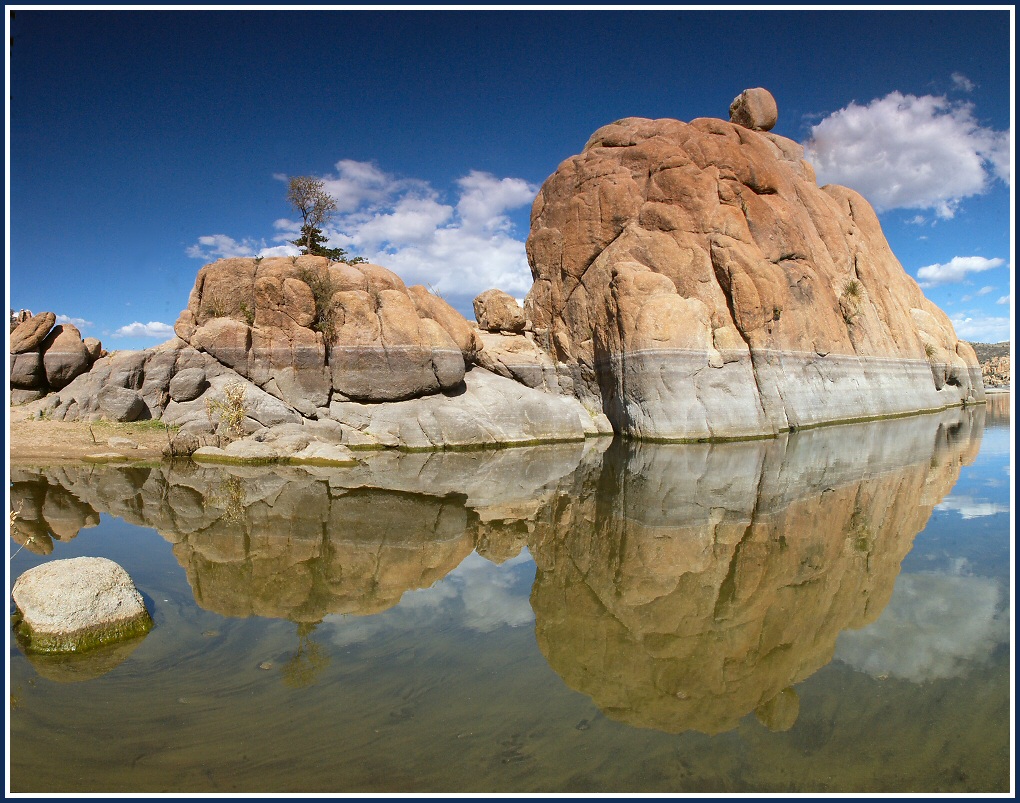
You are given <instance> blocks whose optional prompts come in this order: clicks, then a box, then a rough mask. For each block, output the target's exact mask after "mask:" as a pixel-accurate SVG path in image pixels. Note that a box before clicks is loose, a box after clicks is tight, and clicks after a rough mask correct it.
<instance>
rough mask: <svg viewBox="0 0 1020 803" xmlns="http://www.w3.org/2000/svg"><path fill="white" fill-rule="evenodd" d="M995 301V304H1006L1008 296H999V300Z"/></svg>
mask: <svg viewBox="0 0 1020 803" xmlns="http://www.w3.org/2000/svg"><path fill="white" fill-rule="evenodd" d="M995 303H996V304H1008V303H1009V296H1000V297H999V300H998V301H996V302H995Z"/></svg>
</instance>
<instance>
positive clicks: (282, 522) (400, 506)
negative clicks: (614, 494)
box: [12, 441, 606, 623]
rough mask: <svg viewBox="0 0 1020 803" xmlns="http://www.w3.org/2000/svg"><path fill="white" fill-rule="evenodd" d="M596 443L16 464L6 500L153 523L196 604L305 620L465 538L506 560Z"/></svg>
mask: <svg viewBox="0 0 1020 803" xmlns="http://www.w3.org/2000/svg"><path fill="white" fill-rule="evenodd" d="M605 445H606V442H605V441H602V442H601V447H602V448H604V446H605ZM599 449H600V443H599V442H593V443H590V444H587V445H586V444H583V443H570V444H557V445H549V446H540V447H534V448H529V449H514V450H503V451H492V452H463V453H410V454H394V453H389V452H384V453H379V454H372V455H369V456H366V458H365V462H364V464H363V465H360V466H358V467H356V468H351V469H343V470H339V471H338V470H334V469H316V468H307V469H301V468H283V467H276V468H268V467H258V468H256V467H241V466H235V467H230V468H218V467H202V466H196V465H195V464H191V463H185V464H166V465H164V466H162V467H159V468H115V467H110V466H93V465H90V466H67V467H62V468H59V469H50V470H47V471H45V472H33V471H31V470H27V469H22V470H19V471H20V473H19V474H18V475H17V477H16V479H17V480H18V481H17V483H16V488H17V493H16V494H15V493H14V492H13V491H12V504H21V505H22V507H23V508H24V509H25V510H26V511H48V510H51V509H52V510H54V511H56V510H65V509H80V510H84V511H88V512H89V514H90V515H91V516H92V517H93V518H94V521H93V523H95V522H97V521H98V514H96V513H95V511H96V510H102V511H106V512H110V513H112V514H113V515H116V516H119V517H121V518H123V519H125V520H126V521H129V522H131V523H134V524H139V525H142V526H146V527H153V528H155V529H156V530H158V531H159V532H160V533H161V534H162V535H163V537H164V538H166V539H167V540H169V541H171V542H172V543H173V544H174V554H175V556H176V557H177V559H178V561H179V562H180V563H181V565H182V566H183V567H184V569H185V571H186V572H187V576H188V581H189V583H190V584H191V587H192V590H193V592H194V594H195V599H196V601H197V602H198V603H199V605H201V606H202V607H204V608H207V609H209V610H212V611H215V612H217V613H220V614H223V615H226V616H268V617H281V618H287V619H291V620H294V621H297V622H304V623H314V622H317V621H319V620H321V619H322V617H323V616H325V615H327V614H333V613H352V614H370V613H377V612H379V611H383V610H386V609H387V608H390V607H392V606H393V605H395V604H396V603H397V602H398V601H399V600H400V598H401V596H402V595H403V593H404V592H405V591H408V590H410V589H416V588H426V587H428V586H430V585H432V584H433V583H435V582H436V581H437V580H439V579H441V578H443V577H444V576H446V575H447V574H448V573H449V572H450V571H452V570H453V569H454V568H456V567H457V566H458V565H459V564H460V562H461V561H462V560H463V559H464V558H465V557H466V556H467V555H468V554H470V553H471V551H472V549H474V548H475V546H476V543H478V544H479V545H480V546H481V548H482V550H483V552H484V553H485V554H488V555H491V556H492V557H493V559H506V558H508V557H512V556H513V555H516V554H517V553H519V552H520V550H521V547H522V546H523V545H524V544H525V543H526V538H527V534H528V532H529V525H528V521H530V520H531V519H533V518H535V517H537V516H539V513H540V511H541V510H542V509H543V508H544V507H545V506H547V504H548V499H549V498H550V495H551V493H552V491H551V490H550V489H555V488H556V486H557V483H558V482H559V481H560V478H561V477H563V476H569V475H570V474H571V472H573V471H574V470H575V469H576V467H577V466H578V463H579V462H580V461H581V460H582V459H583V458H584V456H585V455H589V456H590V458H591V459H595V460H597V458H598V455H599ZM50 500H61V505H59V506H58V505H56V504H55V503H50ZM72 502H73V504H72ZM75 505H77V506H78V507H77V508H76V507H75ZM65 518H67V516H65ZM37 521H42V516H41V513H40V512H33V513H32V514H31V517H30V518H27V519H26V527H29V526H35V527H36V529H39V528H49V530H48V531H53V532H57V531H58V530H59V531H60V532H64V530H63V529H61V528H60V526H59V525H58V524H57V523H55V522H58V521H60V520H59V519H58V518H57V517H56V513H53V514H51V517H50V519H49V520H46V522H45V523H43V524H38V525H36V524H34V522H37ZM65 529H66V528H65ZM34 531H35V530H32V532H34ZM25 532H29V530H27V529H26V530H25ZM480 535H482V537H481V538H480V537H479V536H480ZM51 549H52V545H51Z"/></svg>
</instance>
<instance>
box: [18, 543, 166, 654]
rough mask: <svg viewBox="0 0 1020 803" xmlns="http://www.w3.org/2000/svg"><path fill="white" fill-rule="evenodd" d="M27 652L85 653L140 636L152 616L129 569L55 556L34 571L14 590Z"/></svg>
mask: <svg viewBox="0 0 1020 803" xmlns="http://www.w3.org/2000/svg"><path fill="white" fill-rule="evenodd" d="M11 596H12V597H13V598H14V604H15V605H16V606H17V608H18V612H17V624H16V625H15V633H16V635H17V637H18V640H19V642H20V643H21V645H22V647H23V648H24V650H25V651H26V652H37V653H62V652H83V651H86V650H90V649H93V648H95V647H99V646H101V645H103V644H108V643H110V642H114V641H121V640H123V639H128V638H132V637H135V636H141V635H144V634H145V633H148V632H149V630H151V629H152V618H151V617H150V616H149V612H148V611H147V610H146V609H145V603H144V602H143V601H142V596H141V594H139V593H138V590H137V589H136V588H135V585H134V583H133V582H132V581H131V578H130V577H129V576H128V573H127V572H126V571H124V569H123V568H122V567H121V566H120V565H118V564H117V563H114V562H113V561H112V560H108V559H107V558H70V559H67V560H54V561H50V562H49V563H44V564H42V565H41V566H36V567H35V568H33V569H29V570H28V571H26V572H25V573H24V574H22V575H21V577H19V578H18V580H17V582H15V584H14V589H13V591H12V592H11Z"/></svg>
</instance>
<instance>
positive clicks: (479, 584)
mask: <svg viewBox="0 0 1020 803" xmlns="http://www.w3.org/2000/svg"><path fill="white" fill-rule="evenodd" d="M534 579H535V564H534V561H533V560H532V559H531V555H530V554H529V553H528V550H527V549H523V550H522V551H521V553H520V554H519V555H517V556H516V557H513V558H510V559H509V560H507V561H504V562H503V563H502V564H499V565H497V564H495V563H493V562H491V561H489V560H487V559H486V558H483V557H482V556H481V555H479V554H478V553H477V552H472V553H471V554H470V555H468V556H467V557H466V558H465V559H464V560H463V561H462V562H461V564H460V565H459V566H458V567H457V568H456V569H454V570H453V571H452V572H450V573H449V574H448V575H447V576H446V577H444V578H443V579H442V580H440V581H438V582H436V583H435V584H433V585H432V586H431V587H429V588H424V589H418V590H413V591H408V592H406V593H405V594H404V596H403V597H402V598H401V600H400V604H399V605H398V606H396V607H395V608H393V609H391V610H389V611H386V612H384V613H382V614H379V615H377V616H374V617H361V616H342V615H333V616H327V617H325V619H324V620H323V628H322V630H323V631H324V630H325V627H327V626H328V627H330V628H331V635H330V640H331V641H333V643H335V644H338V645H343V644H353V643H358V642H362V641H366V640H368V639H369V638H371V637H372V636H373V635H375V634H377V633H380V632H382V631H389V630H394V631H409V630H415V629H418V628H421V627H423V626H425V625H427V624H433V623H436V622H442V623H444V625H445V626H452V627H461V628H464V629H467V630H473V631H478V632H482V633H488V632H491V631H493V630H496V629H497V628H500V627H521V626H523V625H531V624H532V623H533V622H534V621H535V614H534V612H533V611H532V609H531V603H530V601H529V595H530V592H531V584H532V582H533V581H534Z"/></svg>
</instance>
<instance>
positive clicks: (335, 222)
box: [188, 159, 538, 297]
mask: <svg viewBox="0 0 1020 803" xmlns="http://www.w3.org/2000/svg"><path fill="white" fill-rule="evenodd" d="M335 167H336V172H335V173H333V174H329V175H324V176H319V177H318V178H320V179H321V180H322V182H323V186H324V187H325V189H326V191H327V192H329V193H330V195H332V196H333V197H334V198H335V199H336V201H337V214H336V216H335V217H334V218H333V219H332V220H331V221H329V222H328V223H327V224H326V225H325V226H323V233H324V234H325V235H326V236H327V238H328V239H327V245H328V246H330V247H334V248H336V247H340V248H344V249H346V250H347V251H348V253H350V254H352V255H356V256H362V257H364V258H366V259H367V260H369V261H370V262H374V263H376V264H379V265H383V266H385V267H387V268H389V269H390V270H393V271H394V272H396V273H397V274H398V275H399V276H400V277H401V278H402V279H403V280H404V281H405V282H407V284H409V285H410V284H426V285H431V286H432V287H433V288H434V289H435V290H436V291H437V292H439V293H446V294H450V295H460V296H474V295H477V294H478V293H480V292H482V291H483V290H488V289H489V288H491V287H498V288H499V289H501V290H505V291H506V292H508V293H511V294H513V295H519V296H522V297H523V296H524V295H525V294H526V293H527V292H528V291H529V290H530V289H531V283H532V278H531V269H530V268H529V266H528V259H527V255H526V253H525V249H524V238H525V237H526V236H527V232H523V233H520V234H518V233H517V232H516V231H515V230H514V225H513V221H512V220H511V219H510V217H509V215H508V214H507V213H508V212H510V211H512V210H515V209H520V208H521V207H530V205H531V203H532V202H533V201H534V199H535V195H536V194H537V192H538V187H536V186H534V185H531V184H529V183H528V182H526V181H524V180H523V179H519V178H513V177H507V178H499V177H497V176H494V175H492V174H490V173H485V172H482V171H479V170H472V171H471V172H469V173H468V174H467V175H466V176H463V177H462V178H460V179H458V180H457V183H456V198H455V199H453V200H452V201H446V200H444V199H443V198H442V197H441V195H440V193H439V192H437V191H436V190H435V189H434V188H433V187H432V186H431V185H429V184H428V182H425V181H421V180H419V179H414V178H398V177H396V176H393V175H391V174H389V173H386V172H384V171H383V170H381V169H380V168H379V167H378V166H376V165H375V164H372V163H371V162H356V161H354V160H351V159H343V160H341V161H339V162H337V163H336V166H335ZM275 177H276V178H278V179H281V180H283V181H286V180H287V177H286V176H284V175H277V176H275ZM273 228H274V229H275V230H276V231H277V232H278V233H277V234H275V235H274V236H273V237H272V242H274V243H278V245H272V246H269V245H267V244H266V243H265V242H264V241H259V240H254V239H251V238H248V239H244V240H241V241H237V240H234V239H233V238H231V237H228V236H227V235H224V234H216V235H207V236H204V237H200V238H199V240H198V243H197V244H196V245H193V246H191V247H190V248H189V249H188V255H189V256H193V257H196V258H201V259H206V260H210V259H216V258H220V257H228V256H256V255H261V256H278V255H286V256H292V255H294V254H297V253H299V251H298V249H297V248H296V247H294V246H292V245H291V244H290V242H289V241H290V240H293V239H294V238H295V237H296V236H297V232H299V231H300V228H301V224H300V222H297V221H294V220H291V219H289V218H280V219H278V220H276V221H274V223H273Z"/></svg>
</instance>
